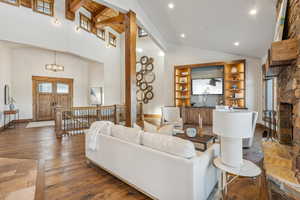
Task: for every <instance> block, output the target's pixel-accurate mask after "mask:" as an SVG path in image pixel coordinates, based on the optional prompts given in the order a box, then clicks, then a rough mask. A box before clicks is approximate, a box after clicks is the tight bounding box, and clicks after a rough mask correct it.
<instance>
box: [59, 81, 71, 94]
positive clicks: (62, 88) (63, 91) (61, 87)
mask: <svg viewBox="0 0 300 200" xmlns="http://www.w3.org/2000/svg"><path fill="white" fill-rule="evenodd" d="M56 93H57V94H68V93H69V85H68V84H65V83H57V84H56Z"/></svg>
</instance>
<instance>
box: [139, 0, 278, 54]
mask: <svg viewBox="0 0 300 200" xmlns="http://www.w3.org/2000/svg"><path fill="white" fill-rule="evenodd" d="M275 2H276V1H275V0H227V1H220V0H186V1H182V0H155V1H149V0H139V3H140V5H141V7H142V8H143V10H144V11H145V12H146V14H147V15H148V17H149V18H150V20H151V21H152V23H154V25H156V27H157V29H158V30H159V31H160V32H161V34H162V35H163V36H164V38H165V39H166V40H167V42H169V43H175V44H182V45H187V46H191V47H196V48H201V49H208V50H215V51H222V52H227V53H233V54H239V55H245V56H252V57H262V56H264V55H265V54H266V52H267V49H268V48H269V47H270V43H271V42H272V38H273V34H274V30H275V21H276V20H275V18H276V17H275ZM169 3H173V4H174V8H173V9H170V8H169V7H168V4H169ZM254 8H255V9H256V10H257V14H256V15H250V14H249V11H250V10H251V9H254ZM182 33H184V34H185V36H186V37H185V38H181V37H180V35H181V34H182ZM235 42H239V46H235V45H234V43H235Z"/></svg>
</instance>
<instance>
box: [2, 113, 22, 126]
mask: <svg viewBox="0 0 300 200" xmlns="http://www.w3.org/2000/svg"><path fill="white" fill-rule="evenodd" d="M19 113H20V112H19V110H5V111H4V112H3V115H4V129H6V128H9V127H10V126H11V124H13V125H14V128H15V127H16V120H19V119H20V115H19ZM11 117H13V118H11ZM7 119H8V121H7ZM11 119H13V120H12V121H11ZM6 123H7V124H6Z"/></svg>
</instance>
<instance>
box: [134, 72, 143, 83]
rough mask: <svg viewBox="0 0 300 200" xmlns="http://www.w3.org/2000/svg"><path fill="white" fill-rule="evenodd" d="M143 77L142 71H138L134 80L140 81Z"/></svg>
mask: <svg viewBox="0 0 300 200" xmlns="http://www.w3.org/2000/svg"><path fill="white" fill-rule="evenodd" d="M143 78H144V75H143V73H142V72H138V73H137V74H136V80H137V81H138V82H140V81H141V80H143Z"/></svg>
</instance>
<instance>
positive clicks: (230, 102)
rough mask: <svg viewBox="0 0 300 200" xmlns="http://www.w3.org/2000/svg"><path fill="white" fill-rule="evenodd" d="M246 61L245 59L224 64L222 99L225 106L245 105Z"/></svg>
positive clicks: (237, 106)
mask: <svg viewBox="0 0 300 200" xmlns="http://www.w3.org/2000/svg"><path fill="white" fill-rule="evenodd" d="M245 72H246V63H245V60H238V61H233V62H227V63H225V64H224V100H225V105H226V106H231V107H234V108H245V107H246V90H245V88H246V82H245V80H246V73H245Z"/></svg>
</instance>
